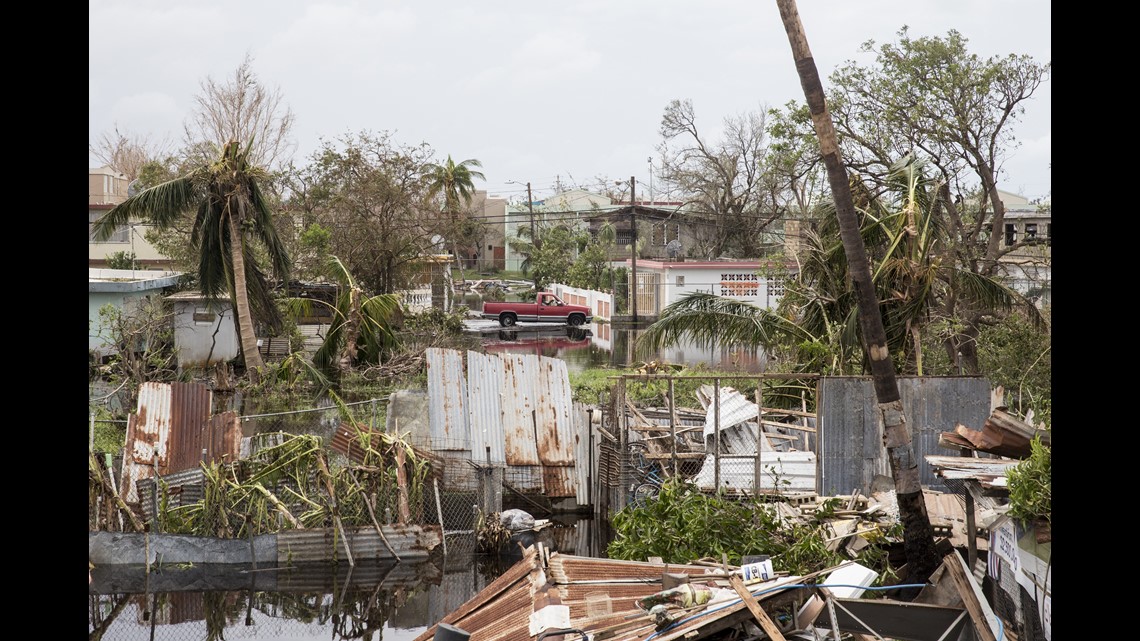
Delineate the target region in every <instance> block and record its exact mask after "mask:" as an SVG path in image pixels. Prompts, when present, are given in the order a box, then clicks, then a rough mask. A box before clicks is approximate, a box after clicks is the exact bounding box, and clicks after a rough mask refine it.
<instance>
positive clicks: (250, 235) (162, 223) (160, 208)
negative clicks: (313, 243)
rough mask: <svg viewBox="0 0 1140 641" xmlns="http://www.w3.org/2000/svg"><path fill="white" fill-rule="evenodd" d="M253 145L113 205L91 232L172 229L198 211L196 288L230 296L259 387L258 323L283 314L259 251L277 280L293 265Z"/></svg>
mask: <svg viewBox="0 0 1140 641" xmlns="http://www.w3.org/2000/svg"><path fill="white" fill-rule="evenodd" d="M251 145H252V141H250V143H249V144H247V145H245V147H244V148H243V147H242V145H240V144H239V143H238V142H237V141H234V140H230V141H229V142H227V143H226V144H225V146H224V147H223V149H222V153H221V155H220V157H219V158H218V159H217V160H215V161H213V162H211V163H208V164H206V165H203V166H201V167H198V168H197V169H194V170H192V171H190V172H189V173H187V174H185V175H183V176H179V177H177V178H174V179H172V180H168V181H166V182H163V183H160V184H158V185H155V186H153V187H150V188H148V189H145V190H143V191H141V192H139V193H137V194H135V195H134V196H131V197H129V198H127V199H126V200H124V201H123V202H121V203H119V204H118V205H115V207H114V208H112V209H111V210H110V211H108V212H107V213H106V214H104V215H103V216H102V217H101V218H100V219H99V220H98V221H96V222H95V224H94V229H93V232H94V234H95V236H96V237H97V238H98V239H100V240H106V239H107V238H110V236H111V234H113V233H114V232H115V230H116V229H117V228H119V227H121V226H122V225H125V224H127V223H128V222H129V221H132V220H143V221H146V222H149V223H150V224H152V225H154V226H155V227H157V228H159V229H166V228H169V227H173V226H174V225H176V224H177V223H179V222H180V221H181V219H182V217H183V216H186V215H188V214H193V216H194V222H193V227H192V230H191V234H190V243H191V245H192V246H193V248H194V251H195V252H196V253H197V255H198V273H197V276H198V287H199V288H200V289H201V291H202V293H203V294H204V295H205V296H206V298H207V300H208V301H214V300H217V299H220V298H221V297H223V296H225V295H228V296H229V297H230V299H231V300H232V301H233V305H234V310H235V317H236V318H235V320H236V322H237V329H238V335H239V337H240V339H241V352H242V358H243V359H244V363H245V368H246V375H247V376H249V378H250V381H251V382H254V383H256V382H258V381H259V380H260V370H261V368H262V367H264V364H265V363H264V361H263V360H262V358H261V353H260V352H259V351H258V349H257V335H256V333H255V329H254V328H255V326H254V323H255V322H258V321H259V322H261V323H263V324H265V325H266V326H267V327H269V328H276V327H278V326H279V325H280V322H281V317H280V313H279V312H278V310H277V306H276V304H275V303H274V301H273V298H272V295H271V291H270V290H271V288H270V285H269V281H268V278H267V276H266V274H265V272H263V271H262V269H261V268H260V267H259V265H258V262H257V259H256V256H255V248H256V246H257V245H260V247H261V248H263V249H264V251H265V253H266V255H267V256H268V259H269V262H270V266H271V267H272V270H273V272H274V275H275V276H276V277H277V278H278V279H287V278H288V274H289V270H290V267H291V264H290V259H289V255H288V253H287V252H286V250H285V247H284V245H282V244H281V241H280V240H279V239H278V237H277V230H276V228H275V227H274V226H273V214H272V212H271V211H270V209H269V203H268V202H267V200H266V198H265V196H264V194H263V193H262V191H261V187H260V183H261V182H262V181H263V180H265V179H266V176H267V174H266V172H265V171H264V170H263V169H261V168H259V167H255V166H254V165H252V164H251V163H250V161H249V149H250V147H251Z"/></svg>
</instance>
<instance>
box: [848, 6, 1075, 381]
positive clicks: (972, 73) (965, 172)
mask: <svg viewBox="0 0 1140 641" xmlns="http://www.w3.org/2000/svg"><path fill="white" fill-rule="evenodd" d="M898 36H899V40H898V42H897V43H888V44H884V45H882V46H879V47H878V48H877V49H876V43H875V42H874V41H868V42H866V43H865V44H864V45H863V50H864V51H866V52H872V51H874V52H876V57H875V63H874V64H873V65H867V66H863V65H858V64H856V63H855V62H848V63H846V64H844V65H842V66H841V67H840V68H838V69H837V70H836V71H835V72H834V73H833V74H832V75H831V77H830V81H831V85H832V87H833V89H832V94H833V95H832V96H831V97H829V102H830V103H831V104H832V105H833V110H832V113H833V114H834V122H835V129H836V131H837V132H838V136H839V141H840V144H841V145H842V151H843V157H844V160H845V161H846V163H847V165H848V167H849V168H851V169H853V170H856V171H858V172H859V173H860V174H861V175H862V176H864V178H865V180H867V181H868V182H872V183H877V184H880V185H881V184H883V183H884V182H886V180H888V176H889V174H890V168H891V166H892V165H893V164H894V162H895V161H896V160H897V159H898V158H901V157H903V156H906V155H911V154H913V155H914V156H916V157H918V158H922V159H924V160H926V162H928V163H929V164H930V166H931V167H933V168H935V170H936V171H937V174H938V178H939V180H940V182H941V187H940V189H941V190H942V194H941V198H942V207H943V208H944V210H945V211H944V213H943V215H944V217H945V221H946V224H947V225H948V227H949V231H948V234H947V235H946V238H947V240H949V241H950V244H949V245H948V246H946V247H945V250H946V252H947V253H946V255H945V257H944V260H948V261H949V260H952V261H954V262H955V263H956V264H957V266H958V268H959V269H961V270H968V271H972V272H974V273H976V274H978V275H980V276H984V277H993V276H995V275H997V274H998V273H999V272H998V270H999V260H1000V259H1001V257H1002V256H1003V255H1005V254H1007V253H1009V252H1011V251H1017V250H1019V249H1020V248H1021V247H1022V246H1023V245H1024V244H1025V243H1027V242H1038V243H1039V242H1044V240H1043V239H1036V240H1029V241H1022V242H1019V243H1017V244H1016V245H1013V246H1009V247H1006V246H1003V242H1002V236H1003V233H1004V222H1005V205H1004V203H1003V202H1002V200H1001V198H1000V196H999V193H998V188H999V186H1000V184H1001V182H1002V176H1003V170H1002V165H1003V163H1004V160H1005V159H1006V158H1008V157H1009V156H1010V154H1012V153H1013V152H1014V151H1015V150H1016V149H1017V147H1018V146H1019V142H1018V141H1017V138H1016V137H1015V136H1014V133H1013V131H1014V128H1015V127H1016V125H1017V123H1018V122H1019V120H1020V119H1021V117H1022V115H1023V114H1024V112H1025V108H1026V105H1027V104H1028V103H1029V101H1030V100H1031V99H1032V98H1033V96H1034V94H1035V93H1036V92H1037V90H1038V89H1039V88H1040V86H1041V84H1042V83H1044V82H1045V81H1046V80H1048V77H1049V74H1050V71H1051V68H1052V65H1051V63H1044V64H1041V63H1038V62H1036V61H1034V60H1033V59H1032V58H1031V57H1029V56H1025V55H1014V54H1010V55H1008V56H1004V57H999V56H993V57H990V58H986V59H983V58H980V57H979V56H977V55H976V54H971V53H970V52H969V51H968V49H967V44H968V40H967V39H966V38H965V37H963V36H962V34H960V33H959V32H957V31H954V30H950V31H948V32H947V34H946V36H945V37H944V38H939V37H923V38H911V37H910V36H909V32H908V30H907V28H905V27H903V28H902V29H900V30H899V32H898ZM957 291H961V290H957ZM999 311H1000V310H999ZM994 312H995V310H993V309H992V308H989V307H987V306H986V305H978V300H977V299H976V298H973V297H968V296H964V297H958V296H953V295H950V296H947V297H945V298H944V299H943V309H942V310H940V313H941V314H942V315H943V316H945V317H947V318H958V319H961V321H962V322H961V324H960V327H961V330H962V331H961V332H958V333H955V334H953V335H951V336H948V337H947V341H946V343H945V345H944V349H945V350H946V351H947V353H948V354H949V355H950V356H951V357H952V358H957V355H958V354H961V355H962V356H961V359H962V365H963V369H964V371H965V372H966V373H969V374H978V373H981V370H980V367H979V362H978V353H977V338H978V333H979V332H980V331H981V328H982V326H983V325H984V324H986V323H989V322H993V320H994V319H995V318H997V317H998V316H997V315H995V313H994Z"/></svg>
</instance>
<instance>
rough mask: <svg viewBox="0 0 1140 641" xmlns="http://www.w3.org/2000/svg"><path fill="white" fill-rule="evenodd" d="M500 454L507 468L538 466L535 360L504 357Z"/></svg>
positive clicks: (510, 355) (514, 356)
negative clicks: (501, 444) (501, 452)
mask: <svg viewBox="0 0 1140 641" xmlns="http://www.w3.org/2000/svg"><path fill="white" fill-rule="evenodd" d="M502 359H503V384H502V396H503V400H504V403H503V405H502V408H503V450H504V453H505V459H506V463H507V465H541V464H542V461H541V460H540V459H539V458H538V446H537V443H536V442H535V430H536V422H535V396H536V394H535V378H536V377H535V376H534V372H535V371H536V368H537V365H538V356H536V355H534V354H503V355H502Z"/></svg>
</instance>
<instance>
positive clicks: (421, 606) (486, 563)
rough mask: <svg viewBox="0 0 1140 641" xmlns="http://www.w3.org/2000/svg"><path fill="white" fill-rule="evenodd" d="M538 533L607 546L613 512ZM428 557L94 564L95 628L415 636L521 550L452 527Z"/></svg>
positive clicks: (568, 547)
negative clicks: (479, 543)
mask: <svg viewBox="0 0 1140 641" xmlns="http://www.w3.org/2000/svg"><path fill="white" fill-rule="evenodd" d="M551 520H552V523H554V526H553V527H550V528H546V529H544V530H541V531H540V532H539V534H538V538H537V540H538V541H539V542H542V543H543V545H544V546H546V547H548V548H549V549H551V550H555V551H561V552H563V553H566V554H576V555H581V556H596V557H600V556H605V554H604V550H605V546H606V544H608V541H609V540H610V539H611V538H612V535H611V532H610V530H609V524H608V522H605V523H601V522H599V526H598V527H594V521H592V520H588V519H574V518H569V519H559V518H552V519H551ZM447 548H448V549H447V553H446V554H442V553H441V550H440V549H439V548H437V550H436V554H435V555H433V557H432V558H430V559H425V560H418V561H409V560H406V561H403V562H400V563H396V562H384V563H379V562H377V563H365V562H358V563H357V565H356V566H352V567H350V566H348V565H347V563H341V564H339V565H336V566H330V565H310V566H303V567H301V566H292V567H282V568H276V567H273V568H267V567H262V568H257V569H254V568H248V567H244V566H242V567H235V566H234V565H225V566H209V565H204V566H203V565H186V566H178V567H164V566H161V564H160V565H158V566H157V567H155V566H152V568H151V570H150V571H149V572H147V571H146V568H145V567H144V566H132V567H121V566H120V567H115V568H100V567H96V568H95V569H94V570H92V583H91V585H90V587H89V606H88V612H89V628H88V630H89V638H90V639H92V640H95V639H104V640H106V641H141V640H143V639H146V640H148V641H155V640H167V641H184V640H189V639H206V640H207V641H214V640H219V641H220V640H221V639H254V640H266V641H268V640H270V639H298V640H310V639H311V640H313V641H316V640H317V639H320V640H322V641H328V640H329V639H331V640H332V641H338V640H340V639H381V638H383V639H387V640H388V641H412V639H414V638H415V637H416V636H418V635H419V634H421V633H422V632H424V631H426V630H427V629H428V628H429V627H430V626H432V625H434V624H435V623H437V622H438V621H439V620H440V619H442V618H443V617H444V616H446V615H448V614H450V613H451V612H452V611H454V610H456V609H457V608H459V607H460V606H461V605H463V604H464V603H465V602H467V601H468V600H469V599H471V597H473V596H474V595H475V594H476V593H478V592H479V591H480V590H482V589H483V588H484V587H485V586H486V585H488V584H489V583H490V582H492V581H494V580H495V579H496V578H498V577H499V576H500V575H501V574H502V573H503V572H504V571H506V570H507V569H508V568H509V567H511V565H513V564H514V562H515V561H517V560H518V559H519V558H520V557H521V550H519V549H518V548H515V549H514V550H513V551H509V552H508V553H506V554H502V555H489V554H481V553H477V552H476V551H475V550H474V540H473V537H471V536H470V535H449V536H448V537H447Z"/></svg>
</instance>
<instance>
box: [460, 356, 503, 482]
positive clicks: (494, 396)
mask: <svg viewBox="0 0 1140 641" xmlns="http://www.w3.org/2000/svg"><path fill="white" fill-rule="evenodd" d="M504 377H505V369H504V366H503V359H502V357H500V356H498V355H494V354H492V355H488V354H480V353H478V352H472V351H469V352H467V401H468V403H467V412H468V416H469V417H470V420H469V422H468V424H469V425H470V427H471V460H473V461H475V462H476V463H479V464H480V465H490V464H498V465H503V464H505V463H506V461H507V456H506V451H505V441H504V438H503V395H502V392H501V389H502V385H503V380H504Z"/></svg>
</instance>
